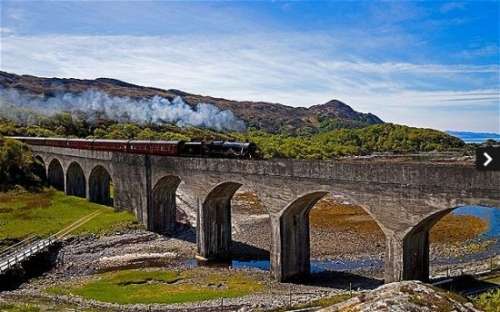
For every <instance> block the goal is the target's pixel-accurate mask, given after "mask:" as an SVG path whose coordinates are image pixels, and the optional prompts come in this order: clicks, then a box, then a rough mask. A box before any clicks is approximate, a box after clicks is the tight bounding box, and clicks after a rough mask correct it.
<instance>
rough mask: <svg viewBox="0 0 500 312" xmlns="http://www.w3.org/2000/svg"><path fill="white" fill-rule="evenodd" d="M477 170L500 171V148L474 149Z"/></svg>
mask: <svg viewBox="0 0 500 312" xmlns="http://www.w3.org/2000/svg"><path fill="white" fill-rule="evenodd" d="M476 168H477V169H478V170H488V171H489V170H500V146H488V147H478V148H477V149H476Z"/></svg>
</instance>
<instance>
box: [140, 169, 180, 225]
mask: <svg viewBox="0 0 500 312" xmlns="http://www.w3.org/2000/svg"><path fill="white" fill-rule="evenodd" d="M180 183H181V179H180V178H179V177H178V176H173V175H169V176H165V177H162V178H161V179H160V180H159V181H158V182H157V183H156V185H155V186H154V188H153V192H152V197H151V199H152V200H151V205H150V206H149V207H148V208H149V209H148V230H150V231H153V232H156V233H161V234H172V233H173V232H174V231H175V228H176V215H177V204H176V191H177V188H178V187H179V184H180Z"/></svg>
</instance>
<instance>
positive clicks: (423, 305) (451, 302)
mask: <svg viewBox="0 0 500 312" xmlns="http://www.w3.org/2000/svg"><path fill="white" fill-rule="evenodd" d="M320 311H322V312H337V311H339V312H340V311H359V312H375V311H401V312H404V311H414V312H427V311H429V312H432V311H457V312H458V311H464V312H465V311H480V310H478V309H475V308H474V306H473V305H472V303H468V302H466V300H465V299H463V298H458V297H457V296H452V295H451V294H450V293H446V292H444V291H440V290H437V289H436V288H434V287H431V286H430V285H426V284H423V283H421V282H418V281H404V282H396V283H390V284H386V285H383V286H380V287H379V288H377V289H374V290H372V291H370V292H367V293H363V294H361V295H359V296H356V297H353V298H351V299H349V300H347V301H344V302H341V303H339V304H336V305H333V306H331V307H328V308H325V309H322V310H320Z"/></svg>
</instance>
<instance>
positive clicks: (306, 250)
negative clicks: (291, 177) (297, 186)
mask: <svg viewBox="0 0 500 312" xmlns="http://www.w3.org/2000/svg"><path fill="white" fill-rule="evenodd" d="M328 194H329V192H327V191H316V192H311V193H307V194H304V195H302V196H300V197H298V198H296V199H295V200H294V201H293V202H291V203H290V204H288V205H287V206H286V207H285V208H284V209H283V210H281V212H280V213H279V215H278V217H277V218H276V219H274V222H275V226H274V231H273V242H274V244H273V250H272V253H271V271H272V274H273V275H274V277H275V278H276V279H278V280H280V281H287V280H300V279H302V278H305V277H307V276H308V275H310V274H311V273H312V272H314V273H319V274H324V271H337V270H338V271H344V270H350V269H356V268H357V267H356V266H361V265H362V263H363V261H360V262H359V263H357V262H356V261H352V264H351V265H352V268H351V267H350V266H347V265H345V268H344V266H343V265H342V264H343V262H339V261H331V260H329V259H335V258H338V257H343V255H344V254H345V252H346V251H347V252H349V253H350V254H353V255H356V256H358V255H359V256H360V257H362V256H363V255H364V254H365V248H363V247H362V246H363V243H362V242H363V240H364V239H366V238H368V237H369V238H370V239H373V242H372V241H370V243H373V244H374V245H376V246H375V247H374V248H373V249H376V250H377V251H384V247H385V234H384V231H383V229H382V227H381V226H380V224H379V222H378V221H377V220H376V219H375V218H374V217H373V216H372V215H371V214H370V213H369V212H368V211H367V210H366V209H365V208H363V207H360V206H357V205H351V204H341V203H339V202H337V201H336V200H334V199H333V198H332V197H331V196H328ZM353 228H354V229H353ZM344 237H345V238H344ZM312 257H314V258H316V259H314V260H313V261H312V260H311V258H312ZM325 259H326V260H325ZM382 261H383V259H379V260H377V261H373V263H370V264H371V265H380V268H382V263H383V262H382ZM378 262H380V263H378ZM360 268H362V267H360ZM374 273H375V272H374ZM376 273H377V274H376V275H377V276H378V275H379V274H378V273H379V271H377V272H376ZM328 274H329V273H328ZM371 275H374V274H373V273H372V274H371ZM373 282H374V283H380V282H377V281H375V280H374V281H373Z"/></svg>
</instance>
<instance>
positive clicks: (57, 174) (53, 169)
mask: <svg viewBox="0 0 500 312" xmlns="http://www.w3.org/2000/svg"><path fill="white" fill-rule="evenodd" d="M47 179H48V182H49V185H50V186H53V187H54V188H55V189H57V190H60V191H64V170H63V166H62V165H61V162H60V161H59V159H57V158H53V159H52V160H51V161H50V163H49V167H48V168H47Z"/></svg>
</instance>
